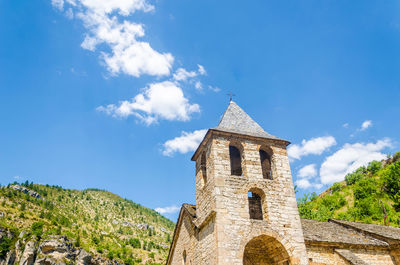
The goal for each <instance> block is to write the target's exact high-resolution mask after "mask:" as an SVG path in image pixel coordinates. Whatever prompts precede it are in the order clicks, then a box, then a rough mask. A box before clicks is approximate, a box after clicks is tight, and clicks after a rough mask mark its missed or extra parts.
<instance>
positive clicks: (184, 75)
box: [173, 64, 206, 81]
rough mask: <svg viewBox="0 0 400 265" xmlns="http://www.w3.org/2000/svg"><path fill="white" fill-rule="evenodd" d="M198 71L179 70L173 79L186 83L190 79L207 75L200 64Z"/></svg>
mask: <svg viewBox="0 0 400 265" xmlns="http://www.w3.org/2000/svg"><path fill="white" fill-rule="evenodd" d="M197 67H198V70H197V71H190V72H188V71H187V70H186V69H185V68H178V70H176V72H175V73H174V74H173V78H174V80H175V81H186V80H187V79H188V78H193V77H196V76H199V75H205V74H206V70H205V69H204V67H203V66H202V65H200V64H198V65H197Z"/></svg>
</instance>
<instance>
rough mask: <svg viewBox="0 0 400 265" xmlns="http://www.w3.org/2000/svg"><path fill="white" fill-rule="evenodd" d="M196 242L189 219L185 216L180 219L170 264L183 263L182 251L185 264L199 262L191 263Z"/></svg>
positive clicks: (180, 264)
mask: <svg viewBox="0 0 400 265" xmlns="http://www.w3.org/2000/svg"><path fill="white" fill-rule="evenodd" d="M196 247H197V244H196V239H195V231H194V230H193V228H192V224H191V220H190V218H189V217H188V216H185V217H184V219H183V221H182V226H181V229H180V231H179V234H178V238H177V239H176V245H175V249H174V253H173V255H172V257H171V263H170V264H171V265H185V264H184V263H183V252H184V251H186V264H199V263H193V260H194V259H195V254H196V252H197V250H196Z"/></svg>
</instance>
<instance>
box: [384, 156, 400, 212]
mask: <svg viewBox="0 0 400 265" xmlns="http://www.w3.org/2000/svg"><path fill="white" fill-rule="evenodd" d="M383 188H384V190H385V192H387V194H388V195H389V197H390V198H391V199H392V200H393V201H394V207H395V209H396V211H400V161H396V162H395V163H393V164H391V165H389V166H388V167H386V168H385V171H384V174H383Z"/></svg>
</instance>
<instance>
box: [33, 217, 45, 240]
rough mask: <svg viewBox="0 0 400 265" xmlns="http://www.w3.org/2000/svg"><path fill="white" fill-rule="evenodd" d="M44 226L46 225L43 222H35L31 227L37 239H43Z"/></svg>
mask: <svg viewBox="0 0 400 265" xmlns="http://www.w3.org/2000/svg"><path fill="white" fill-rule="evenodd" d="M43 226H44V223H43V222H42V221H39V222H34V223H33V224H32V226H31V230H32V235H35V236H36V237H37V238H39V239H40V238H41V236H42V234H43Z"/></svg>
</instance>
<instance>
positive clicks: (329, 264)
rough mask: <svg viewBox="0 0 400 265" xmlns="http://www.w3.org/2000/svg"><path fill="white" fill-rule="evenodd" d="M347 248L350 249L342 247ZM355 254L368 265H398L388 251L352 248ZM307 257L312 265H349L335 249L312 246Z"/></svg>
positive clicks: (371, 248) (308, 247)
mask: <svg viewBox="0 0 400 265" xmlns="http://www.w3.org/2000/svg"><path fill="white" fill-rule="evenodd" d="M341 248H347V249H348V247H341ZM350 250H351V252H352V253H353V254H355V255H356V256H357V257H358V258H360V259H361V260H363V261H365V262H366V263H367V264H374V265H396V264H395V263H394V262H393V260H392V258H391V256H390V253H389V251H388V250H384V249H379V248H373V247H370V248H368V249H367V248H352V249H350ZM307 255H308V258H309V261H310V265H314V264H315V265H317V264H318V265H342V264H343V265H347V264H349V263H348V262H346V261H345V260H344V259H343V258H342V257H341V256H340V255H338V254H337V253H335V248H334V247H327V246H316V245H313V246H310V245H307Z"/></svg>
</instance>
